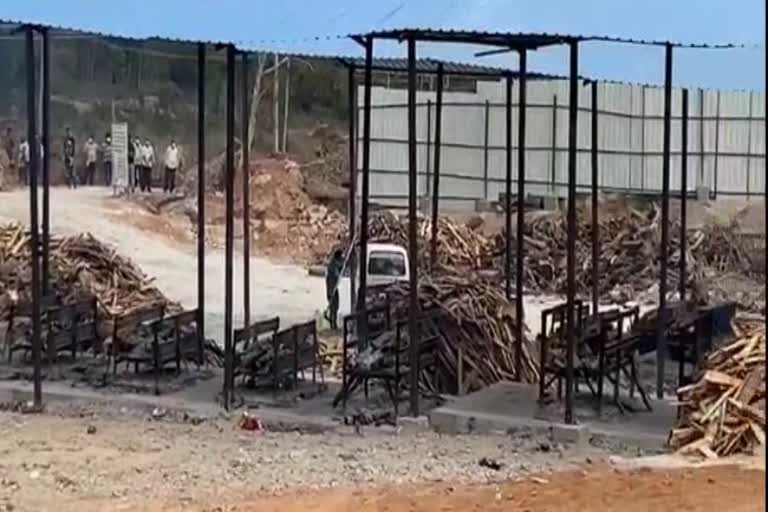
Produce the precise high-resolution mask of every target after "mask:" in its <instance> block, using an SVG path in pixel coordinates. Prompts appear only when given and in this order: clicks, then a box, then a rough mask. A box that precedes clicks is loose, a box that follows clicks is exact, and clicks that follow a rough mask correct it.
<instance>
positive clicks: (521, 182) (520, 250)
mask: <svg viewBox="0 0 768 512" xmlns="http://www.w3.org/2000/svg"><path fill="white" fill-rule="evenodd" d="M527 73H528V53H527V52H526V51H525V50H524V49H522V50H520V81H519V82H518V87H519V91H520V93H519V98H518V103H519V105H520V106H519V109H518V115H517V256H516V258H515V259H516V261H515V264H516V274H515V322H516V325H515V327H516V329H517V332H516V336H515V343H516V346H515V377H516V378H517V380H518V381H521V380H522V374H523V335H524V333H525V309H524V308H523V264H524V261H523V259H524V249H525V247H524V245H525V244H524V242H523V236H524V234H525V231H524V228H525V121H526V119H525V118H526V115H525V114H526V110H527V102H526V99H527V95H526V93H527V90H526V89H527V82H528V79H527V77H526V74H527Z"/></svg>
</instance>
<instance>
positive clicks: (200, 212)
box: [128, 43, 206, 364]
mask: <svg viewBox="0 0 768 512" xmlns="http://www.w3.org/2000/svg"><path fill="white" fill-rule="evenodd" d="M205 57H206V46H205V43H198V45H197V312H198V315H199V317H198V319H197V325H198V343H199V344H198V350H199V351H200V355H201V356H202V353H203V350H202V348H203V346H202V345H203V337H204V336H205ZM128 143H129V144H130V141H129V142H128ZM202 362H203V361H200V363H201V364H202Z"/></svg>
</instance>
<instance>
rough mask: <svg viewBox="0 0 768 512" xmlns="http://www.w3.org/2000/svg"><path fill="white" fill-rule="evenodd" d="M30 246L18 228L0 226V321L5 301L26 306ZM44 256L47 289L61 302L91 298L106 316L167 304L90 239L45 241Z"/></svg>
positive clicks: (136, 271) (129, 266) (131, 268)
mask: <svg viewBox="0 0 768 512" xmlns="http://www.w3.org/2000/svg"><path fill="white" fill-rule="evenodd" d="M30 241H31V236H30V234H29V232H28V231H27V230H25V229H24V228H23V227H22V226H20V225H18V224H10V225H5V226H0V318H4V317H5V316H6V314H7V307H8V306H10V301H11V297H14V299H13V300H18V301H19V302H27V301H31V298H32V296H31V283H32V269H31V265H30V259H31V255H30V252H31V248H30ZM50 251H51V252H50V258H51V259H50V265H51V267H50V271H51V280H52V283H51V288H52V291H53V293H55V294H56V295H58V296H59V298H60V299H63V300H64V301H66V302H70V301H72V300H73V299H75V298H77V297H82V296H83V295H95V296H96V297H97V298H98V300H99V304H100V306H99V307H100V308H101V309H102V312H104V313H106V314H108V315H109V316H115V315H120V314H125V313H129V312H131V311H134V310H136V309H139V308H143V307H146V306H148V305H150V304H157V303H166V304H167V303H168V302H169V301H168V299H167V298H166V297H165V296H164V295H163V293H162V292H161V291H160V290H159V289H158V288H157V287H155V286H154V285H153V284H152V281H151V280H150V279H148V278H147V276H145V275H144V273H143V272H142V271H141V269H140V268H139V267H138V266H136V264H135V263H133V262H132V261H131V260H129V259H127V258H125V257H123V256H121V255H120V254H118V253H117V252H116V251H115V250H114V249H112V248H110V247H108V246H107V245H105V244H104V243H102V242H100V241H99V240H97V239H96V238H94V237H93V236H92V235H90V234H80V235H77V236H71V237H64V238H51V243H50Z"/></svg>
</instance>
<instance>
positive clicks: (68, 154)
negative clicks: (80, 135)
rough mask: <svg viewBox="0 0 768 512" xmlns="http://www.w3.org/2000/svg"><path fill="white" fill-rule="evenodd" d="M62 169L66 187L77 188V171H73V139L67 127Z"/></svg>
mask: <svg viewBox="0 0 768 512" xmlns="http://www.w3.org/2000/svg"><path fill="white" fill-rule="evenodd" d="M63 149H64V151H63V154H64V169H65V170H66V175H67V186H69V188H77V171H76V170H75V137H73V136H72V131H71V130H70V129H69V127H67V129H66V132H65V135H64V148H63Z"/></svg>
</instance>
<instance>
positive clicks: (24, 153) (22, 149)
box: [18, 137, 29, 185]
mask: <svg viewBox="0 0 768 512" xmlns="http://www.w3.org/2000/svg"><path fill="white" fill-rule="evenodd" d="M18 160H19V185H28V184H29V142H27V139H25V138H24V137H22V139H21V144H19V159H18Z"/></svg>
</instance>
